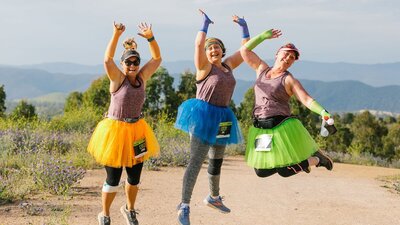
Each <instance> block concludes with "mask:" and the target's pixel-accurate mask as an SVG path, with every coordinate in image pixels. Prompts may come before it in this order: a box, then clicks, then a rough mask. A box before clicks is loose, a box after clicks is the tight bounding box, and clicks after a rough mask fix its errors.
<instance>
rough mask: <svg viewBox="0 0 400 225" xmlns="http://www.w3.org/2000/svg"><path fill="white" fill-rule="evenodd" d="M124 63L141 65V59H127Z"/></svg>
mask: <svg viewBox="0 0 400 225" xmlns="http://www.w3.org/2000/svg"><path fill="white" fill-rule="evenodd" d="M124 63H125V65H126V66H132V65H134V66H139V64H140V60H138V59H136V60H135V61H131V60H125V61H124Z"/></svg>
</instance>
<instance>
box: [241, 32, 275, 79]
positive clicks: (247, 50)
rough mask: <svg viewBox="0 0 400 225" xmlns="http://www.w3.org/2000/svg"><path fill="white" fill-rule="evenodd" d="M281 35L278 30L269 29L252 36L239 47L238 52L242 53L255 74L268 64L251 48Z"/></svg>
mask: <svg viewBox="0 0 400 225" xmlns="http://www.w3.org/2000/svg"><path fill="white" fill-rule="evenodd" d="M281 35H282V32H281V31H280V30H275V29H270V30H267V31H264V32H262V33H260V34H258V35H257V36H255V37H253V38H252V39H250V40H249V41H248V42H246V43H245V44H244V45H243V46H242V47H241V48H240V54H241V55H242V57H243V60H244V61H245V62H246V63H247V64H248V65H249V66H250V67H251V68H253V69H254V70H255V71H256V73H257V76H258V75H259V74H260V73H261V72H262V71H263V70H265V69H266V68H268V64H267V63H266V62H264V61H263V60H261V58H260V57H259V56H258V55H257V54H256V53H254V52H253V51H252V50H253V49H254V48H255V47H256V46H257V45H259V44H260V43H261V42H263V41H264V40H266V39H272V38H278V37H279V36H281Z"/></svg>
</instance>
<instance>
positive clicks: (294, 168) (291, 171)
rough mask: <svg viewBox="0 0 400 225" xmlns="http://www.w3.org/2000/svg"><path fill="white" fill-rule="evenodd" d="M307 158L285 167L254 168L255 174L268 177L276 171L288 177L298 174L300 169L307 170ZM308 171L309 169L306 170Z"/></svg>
mask: <svg viewBox="0 0 400 225" xmlns="http://www.w3.org/2000/svg"><path fill="white" fill-rule="evenodd" d="M308 167H309V164H308V160H307V159H306V160H304V161H302V162H300V163H298V164H294V165H291V166H287V167H280V168H273V169H254V171H255V172H256V174H257V176H259V177H269V176H271V175H273V174H275V173H278V174H279V175H281V176H282V177H290V176H293V175H296V174H298V173H299V172H301V171H308ZM308 173H309V171H308Z"/></svg>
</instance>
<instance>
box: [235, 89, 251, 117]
mask: <svg viewBox="0 0 400 225" xmlns="http://www.w3.org/2000/svg"><path fill="white" fill-rule="evenodd" d="M254 102H255V99H254V89H253V88H249V89H248V90H247V91H246V93H245V94H244V99H243V101H242V102H241V103H240V105H239V107H238V109H237V116H238V119H239V120H240V121H242V122H244V123H251V122H252V117H253V108H254Z"/></svg>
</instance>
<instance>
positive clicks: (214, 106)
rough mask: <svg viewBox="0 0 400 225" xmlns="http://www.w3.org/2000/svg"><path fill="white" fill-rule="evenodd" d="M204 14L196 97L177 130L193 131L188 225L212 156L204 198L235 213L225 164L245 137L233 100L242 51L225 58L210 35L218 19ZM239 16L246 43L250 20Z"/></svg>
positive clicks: (184, 211)
mask: <svg viewBox="0 0 400 225" xmlns="http://www.w3.org/2000/svg"><path fill="white" fill-rule="evenodd" d="M200 12H201V13H202V16H203V25H202V27H201V29H200V31H199V32H198V33H197V36H196V40H195V53H194V63H195V66H196V80H197V83H196V86H197V93H196V98H195V99H189V100H187V101H185V102H184V103H182V105H181V106H180V107H179V109H178V115H177V119H176V122H175V126H176V127H177V128H179V129H181V130H183V131H185V132H187V133H189V134H190V160H189V164H188V166H187V168H186V171H185V174H184V177H183V187H182V199H181V203H180V204H179V205H178V221H179V223H180V224H182V225H188V224H190V219H189V212H190V210H189V209H190V208H189V203H190V199H191V196H192V192H193V188H194V185H195V183H196V180H197V176H198V174H199V172H200V168H201V165H202V163H203V162H204V160H205V158H206V156H207V154H208V157H209V164H208V177H209V187H210V195H208V196H207V197H206V198H205V199H204V203H205V204H206V205H208V206H210V207H212V208H215V209H217V210H219V211H220V212H222V213H229V212H230V209H229V208H227V207H226V206H225V205H224V204H223V203H222V198H221V197H220V194H219V181H220V172H221V166H222V161H223V156H224V151H225V147H226V145H228V144H236V143H240V142H241V141H242V134H241V132H240V128H239V126H238V123H237V119H236V117H235V115H234V114H233V111H232V110H231V109H230V108H229V103H230V102H231V98H232V94H233V90H234V88H235V84H236V81H235V78H234V77H233V74H232V70H233V69H235V68H236V67H238V66H239V65H240V64H241V63H242V62H243V59H242V57H241V56H240V52H239V51H236V52H235V53H234V54H233V55H231V56H229V57H227V58H225V59H224V60H223V59H222V58H223V57H224V56H225V46H224V44H223V43H222V41H221V40H219V39H218V38H206V35H207V31H208V26H209V24H210V23H213V22H212V21H211V20H210V19H209V18H208V16H207V15H206V14H205V13H204V12H203V11H201V10H200ZM233 20H234V22H236V23H238V24H239V25H240V26H241V28H242V34H243V36H242V37H243V39H242V44H244V43H245V42H246V41H248V40H249V37H250V36H249V31H248V28H247V24H246V21H245V20H244V19H243V18H239V17H237V16H234V17H233ZM210 148H211V149H210Z"/></svg>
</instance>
